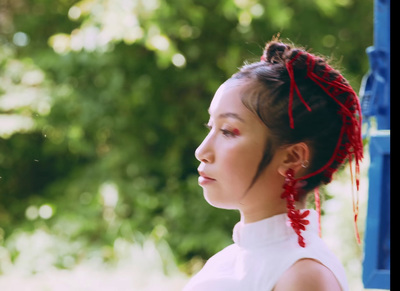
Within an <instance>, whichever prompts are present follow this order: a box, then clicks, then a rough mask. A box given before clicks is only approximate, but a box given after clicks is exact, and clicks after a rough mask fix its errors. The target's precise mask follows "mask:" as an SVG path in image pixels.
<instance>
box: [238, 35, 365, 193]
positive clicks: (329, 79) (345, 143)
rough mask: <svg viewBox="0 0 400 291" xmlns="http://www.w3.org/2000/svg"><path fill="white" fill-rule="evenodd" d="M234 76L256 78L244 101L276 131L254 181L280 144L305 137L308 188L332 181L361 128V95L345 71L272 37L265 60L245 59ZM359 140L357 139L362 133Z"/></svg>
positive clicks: (306, 186) (263, 57)
mask: <svg viewBox="0 0 400 291" xmlns="http://www.w3.org/2000/svg"><path fill="white" fill-rule="evenodd" d="M232 79H248V80H250V81H251V82H250V83H249V85H248V86H247V87H246V89H247V90H245V91H243V93H242V94H243V95H242V102H243V104H244V105H245V106H246V107H247V108H248V109H250V110H251V111H253V112H254V113H255V114H256V115H258V117H259V118H260V119H261V120H262V122H263V123H264V124H265V125H266V126H267V128H268V129H269V132H270V135H271V136H272V138H268V140H267V141H266V145H265V152H264V156H263V158H262V160H261V161H260V164H259V167H258V171H257V173H256V176H255V177H254V180H253V183H254V182H255V181H256V179H257V178H258V176H259V175H260V174H261V173H262V171H263V170H264V169H265V167H266V166H267V165H268V164H269V162H270V161H271V159H272V156H273V154H274V152H275V150H276V149H277V148H278V147H281V146H285V145H290V144H296V143H299V142H305V143H306V144H307V145H308V146H309V147H310V149H311V153H312V155H311V156H312V157H311V159H310V161H309V167H308V168H307V170H308V171H307V173H308V174H310V175H307V174H306V176H308V177H307V179H306V181H307V184H306V185H305V186H304V187H303V190H304V191H305V192H309V191H310V190H312V189H314V188H315V187H317V186H319V185H320V184H327V183H329V182H330V181H331V179H332V174H333V173H334V172H335V171H336V170H337V169H338V168H339V166H340V165H341V164H343V163H344V161H345V158H349V155H350V152H352V151H354V149H353V148H351V149H350V147H351V146H354V145H349V143H351V139H352V137H351V135H354V134H355V135H359V134H360V132H357V131H360V130H361V129H360V128H359V126H360V124H359V123H360V118H361V116H357V114H358V113H359V107H358V106H359V103H358V100H357V96H356V95H355V93H354V91H353V90H352V89H351V87H350V85H349V84H348V82H347V81H346V80H345V79H344V78H343V76H342V75H341V74H340V73H339V72H338V71H337V70H334V69H332V68H331V67H330V66H329V65H328V64H327V62H326V61H325V60H324V59H323V58H322V57H318V56H316V55H313V54H310V53H308V52H306V51H305V50H304V49H302V48H292V47H291V46H290V45H288V44H285V43H283V42H280V41H277V40H273V41H271V42H269V43H267V44H266V46H265V50H264V54H263V56H262V57H261V61H260V62H255V63H251V64H246V65H244V66H243V67H242V68H241V69H240V70H239V72H237V73H236V74H234V75H233V76H232ZM322 83H323V84H322ZM326 84H328V87H326V86H325V85H326ZM332 84H334V85H332ZM346 108H347V109H346ZM357 110H358V111H357ZM344 111H346V112H345V113H343V112H344ZM347 111H349V112H347ZM354 116H355V117H354ZM348 119H351V122H354V124H356V127H357V129H352V130H353V132H350V131H348V130H347V129H346V131H344V130H343V129H344V124H345V123H346V122H347V120H348ZM354 124H353V123H352V126H353V127H354ZM343 132H345V133H346V134H343ZM354 140H356V142H358V140H361V139H360V136H358V137H355V138H354ZM361 147H362V145H361ZM361 151H362V149H361ZM361 155H362V153H361ZM357 161H358V160H357Z"/></svg>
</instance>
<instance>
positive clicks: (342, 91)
mask: <svg viewBox="0 0 400 291" xmlns="http://www.w3.org/2000/svg"><path fill="white" fill-rule="evenodd" d="M301 55H305V57H306V64H307V77H308V78H310V79H311V80H312V81H313V82H314V83H315V84H317V85H318V86H319V87H321V88H322V90H323V91H324V92H325V93H326V94H327V95H328V96H329V97H330V98H331V99H332V100H334V101H335V102H336V103H337V104H338V106H339V108H340V109H339V110H338V113H339V114H340V115H341V117H342V122H343V124H342V128H341V130H340V134H339V138H338V142H337V144H336V147H335V150H334V152H333V155H332V157H331V158H330V159H329V160H328V162H327V163H326V164H325V165H324V166H322V167H321V168H320V169H318V170H316V171H314V172H312V173H309V174H307V175H305V176H303V177H301V178H298V179H297V180H306V179H308V178H310V177H312V176H315V175H317V174H320V173H324V175H326V176H327V177H328V178H330V179H332V175H333V173H334V172H336V171H337V167H334V166H333V163H334V162H336V163H338V164H342V163H343V162H344V160H345V159H346V158H347V159H348V161H349V165H350V173H351V180H352V181H351V182H352V189H353V187H354V186H353V185H354V178H353V169H352V160H353V158H354V161H355V181H356V189H357V194H356V198H355V197H354V193H353V192H352V193H353V212H354V224H355V230H356V237H357V242H360V238H359V233H358V227H357V219H358V203H359V201H358V192H359V185H360V165H359V163H360V161H361V160H362V158H363V144H362V137H361V124H362V117H361V106H360V103H359V101H358V98H357V94H356V93H355V92H354V90H353V89H352V88H351V86H350V85H348V84H347V83H346V82H345V80H344V78H343V77H342V76H341V75H340V74H339V76H338V77H336V79H334V80H330V78H329V72H330V71H332V70H333V68H331V67H330V66H329V65H325V70H324V74H323V76H322V77H321V76H319V75H317V74H316V73H315V72H314V67H315V62H316V57H315V56H313V55H312V54H309V53H307V52H301V51H300V52H298V53H297V55H296V56H294V57H293V58H292V59H291V60H290V61H289V62H287V64H286V68H287V71H288V74H289V77H290V93H289V105H288V114H289V119H290V127H291V128H294V120H293V113H292V104H293V96H294V91H296V93H297V95H298V97H299V98H300V101H301V102H302V103H303V104H304V105H305V106H306V108H307V110H309V111H311V109H310V107H309V106H308V105H307V103H306V102H305V100H304V99H303V97H302V96H301V94H300V91H299V88H298V87H297V84H296V81H295V79H294V70H293V63H294V62H295V61H296V60H297V59H298V58H299V56H301ZM343 96H345V97H346V99H345V100H344V101H340V100H339V98H340V97H343ZM318 201H319V200H318ZM316 202H317V200H316ZM318 203H319V202H318ZM317 207H319V206H317Z"/></svg>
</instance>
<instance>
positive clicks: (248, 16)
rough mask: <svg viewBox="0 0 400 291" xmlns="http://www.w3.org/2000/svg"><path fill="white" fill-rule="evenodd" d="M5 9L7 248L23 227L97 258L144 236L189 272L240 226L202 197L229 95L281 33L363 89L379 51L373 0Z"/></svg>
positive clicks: (44, 3) (87, 2)
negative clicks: (163, 244) (200, 181)
mask: <svg viewBox="0 0 400 291" xmlns="http://www.w3.org/2000/svg"><path fill="white" fill-rule="evenodd" d="M3 2H4V3H3ZM0 4H1V5H2V7H5V8H4V11H6V14H7V15H8V17H7V18H4V20H3V23H2V26H0V82H1V83H0V110H1V111H0V112H1V114H0V137H1V139H0V230H1V232H0V234H1V235H0V242H3V243H4V241H6V240H7V238H8V237H9V236H11V234H12V233H13V231H15V230H16V229H21V230H34V229H44V230H46V231H48V232H52V233H53V234H56V235H58V236H60V237H63V238H65V239H69V240H71V241H79V243H80V244H82V245H83V246H91V247H95V246H98V247H103V246H112V245H113V243H114V241H115V240H116V239H117V238H123V239H126V240H136V241H140V240H141V239H140V238H141V237H142V236H143V235H144V236H152V237H153V238H154V239H155V240H156V241H167V242H168V243H169V244H170V246H171V249H172V250H173V251H174V253H175V256H176V257H177V258H178V260H179V261H180V262H185V261H188V260H189V259H191V258H195V257H200V258H203V259H205V258H207V257H209V256H210V255H211V254H213V253H214V252H216V251H218V250H220V249H221V248H222V247H223V246H225V245H227V244H228V243H230V236H231V230H232V227H233V225H234V224H235V223H236V221H237V219H238V214H237V213H235V212H229V211H223V210H216V209H214V208H212V207H210V206H209V205H207V203H206V202H205V201H204V199H203V197H202V194H201V189H200V187H198V186H197V171H196V168H197V164H198V162H197V161H196V160H195V158H194V151H195V149H196V147H197V145H198V144H199V143H200V142H201V140H202V138H203V137H204V136H205V134H206V133H205V130H204V129H203V127H202V124H203V123H204V122H206V121H207V119H208V117H207V108H208V105H209V102H210V100H211V98H212V96H213V94H214V92H215V90H216V89H217V88H218V86H219V85H220V84H221V83H222V82H223V81H224V80H226V79H227V78H229V77H230V76H231V75H232V74H233V73H234V72H235V71H236V70H237V68H238V67H240V66H241V65H242V64H243V62H244V61H255V60H258V59H259V56H260V55H261V52H262V47H263V45H264V42H266V41H268V40H270V39H271V37H272V36H273V35H275V34H277V33H279V32H280V33H281V37H282V38H283V39H289V40H290V41H293V42H294V43H298V44H302V45H305V46H306V47H307V48H309V49H312V50H313V51H315V52H318V53H321V54H323V55H328V56H330V57H332V58H333V60H334V62H335V63H339V65H340V67H342V68H345V69H344V71H343V72H344V75H345V76H346V77H347V78H348V79H349V80H350V82H351V84H352V85H353V87H354V88H355V89H358V88H359V84H360V81H361V77H362V75H363V74H364V73H365V72H366V71H367V70H368V61H367V58H366V55H365V53H364V51H365V49H366V47H367V46H369V45H371V44H372V0H370V1H361V0H324V1H322V0H310V1H305V0H303V1H290V0H285V1H281V0H269V1H255V0H235V1H233V0H223V1H211V0H207V1H195V0H192V1H186V0H175V1H172V0H170V1H161V0H152V1H148V0H142V1H139V0H136V1H135V0H127V1H112V0H108V1H97V0H82V1H79V2H75V1H69V0H64V1H51V0H40V1H26V0H25V1H16V2H13V3H11V2H10V1H0ZM4 117H7V118H11V117H15V118H17V119H7V120H6V119H3V118H4ZM60 264H62V263H60Z"/></svg>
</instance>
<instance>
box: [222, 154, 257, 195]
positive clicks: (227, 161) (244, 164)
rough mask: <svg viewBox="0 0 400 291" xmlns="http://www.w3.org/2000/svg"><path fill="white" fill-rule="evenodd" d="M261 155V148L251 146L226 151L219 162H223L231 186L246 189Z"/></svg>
mask: <svg viewBox="0 0 400 291" xmlns="http://www.w3.org/2000/svg"><path fill="white" fill-rule="evenodd" d="M258 153H259V154H258ZM261 157H262V152H261V150H260V149H259V148H256V147H251V146H243V147H237V148H233V149H231V150H228V151H226V155H225V158H224V159H223V160H222V161H221V162H223V168H224V172H225V173H226V177H227V180H229V181H230V183H231V186H232V187H233V188H236V189H240V190H241V191H245V190H247V188H248V187H249V186H250V183H251V181H252V180H253V178H254V176H255V174H256V172H257V168H258V164H259V162H260V160H261ZM243 189H244V190H243Z"/></svg>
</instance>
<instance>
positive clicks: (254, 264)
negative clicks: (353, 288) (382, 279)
mask: <svg viewBox="0 0 400 291" xmlns="http://www.w3.org/2000/svg"><path fill="white" fill-rule="evenodd" d="M209 113H210V120H209V122H208V124H207V127H208V128H209V130H210V132H209V134H208V135H207V137H206V138H205V139H204V141H203V142H202V144H201V145H200V146H199V147H198V149H197V150H196V153H195V156H196V158H197V159H198V160H199V161H200V166H199V168H198V170H199V174H200V177H199V184H200V186H201V187H202V188H203V192H204V196H205V199H206V200H207V202H208V203H209V204H211V205H213V206H215V207H218V208H224V209H237V210H239V211H240V215H241V220H240V222H239V223H237V224H236V226H235V228H234V232H233V240H234V244H232V245H230V246H228V247H227V248H225V249H224V250H222V251H220V252H219V253H217V254H216V255H214V256H213V257H212V258H210V259H209V260H208V262H207V263H206V264H205V266H204V267H203V269H202V270H201V271H200V272H199V273H198V274H197V275H195V276H194V277H193V278H192V279H191V280H190V281H189V283H188V284H187V286H186V287H185V288H184V291H197V290H203V291H217V290H218V291H225V290H226V291H227V290H230V291H231V290H243V291H250V290H254V291H258V290H260V291H261V290H262V291H268V290H274V291H280V290H285V291H290V290H296V291H301V290H307V291H313V290H318V291H323V290H329V291H335V290H348V286H347V281H346V276H345V273H344V269H343V267H342V265H341V264H340V262H339V261H338V260H337V258H336V257H335V256H334V255H333V254H332V252H331V251H330V250H329V249H328V248H327V246H326V245H325V243H324V242H323V240H322V239H321V238H320V237H319V235H318V220H319V215H320V214H319V211H314V210H306V209H304V208H305V203H306V196H307V194H308V193H309V192H310V191H312V190H315V193H318V191H317V189H318V186H319V185H321V184H327V183H329V182H330V181H331V179H332V175H333V173H334V172H335V171H337V169H338V168H339V167H340V166H341V165H342V164H343V163H344V162H345V161H347V160H349V161H350V163H351V161H352V160H353V161H355V175H356V185H357V187H358V184H359V162H360V160H361V159H362V156H363V149H362V139H361V111H360V105H359V102H358V99H357V96H356V94H355V92H354V91H353V89H352V88H351V87H350V85H349V84H348V83H347V81H346V80H345V79H344V78H343V76H342V75H341V74H340V73H339V72H338V71H336V70H334V69H332V68H331V67H330V66H329V65H328V64H327V63H326V61H325V60H324V59H323V58H320V57H317V56H315V55H313V54H310V53H308V52H306V51H305V50H303V49H300V48H292V47H291V46H289V45H287V44H285V43H282V42H279V41H277V40H273V41H271V42H270V43H267V45H266V47H265V50H264V54H263V56H262V57H261V61H260V62H256V63H252V64H248V65H245V66H243V67H242V68H241V69H240V71H239V72H238V73H236V74H234V75H233V76H232V77H231V78H230V79H229V80H227V81H226V82H225V83H224V84H222V85H221V86H220V88H219V89H218V90H217V92H216V94H215V96H214V98H213V100H212V102H211V105H210V107H209ZM316 202H317V203H316V204H317V210H319V209H318V208H319V206H318V204H319V203H318V202H319V196H318V195H317V196H316ZM356 212H357V206H356V207H355V220H356V217H357V213H356ZM355 222H356V221H355Z"/></svg>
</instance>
